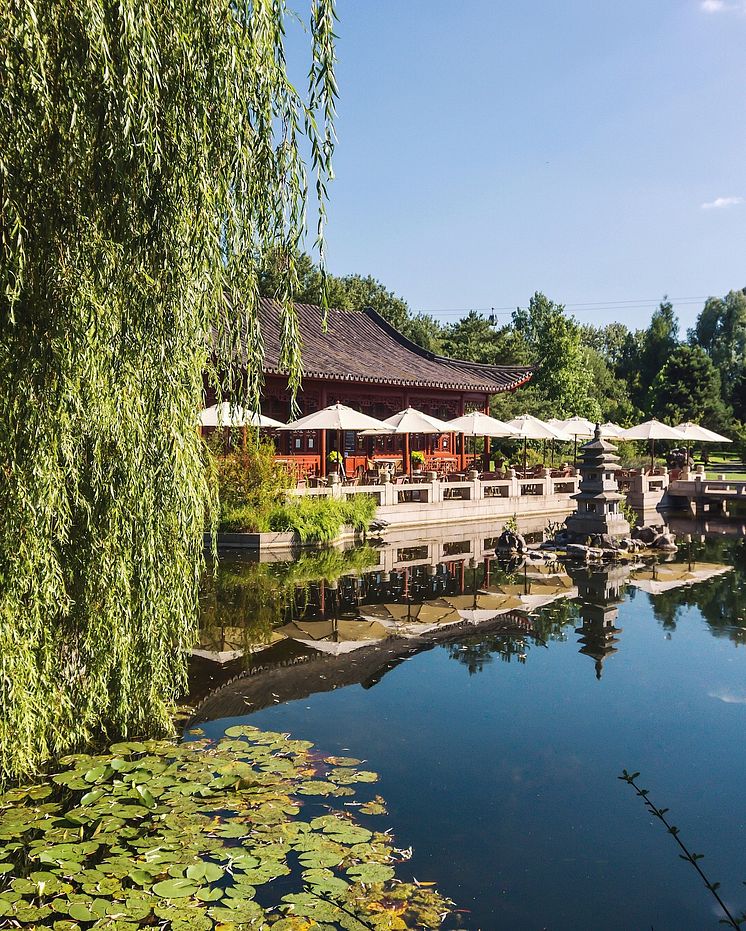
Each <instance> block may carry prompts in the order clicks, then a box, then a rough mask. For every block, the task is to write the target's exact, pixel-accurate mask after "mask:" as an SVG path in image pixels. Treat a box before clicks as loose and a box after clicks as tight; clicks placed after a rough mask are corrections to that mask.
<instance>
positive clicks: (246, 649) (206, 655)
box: [190, 627, 285, 665]
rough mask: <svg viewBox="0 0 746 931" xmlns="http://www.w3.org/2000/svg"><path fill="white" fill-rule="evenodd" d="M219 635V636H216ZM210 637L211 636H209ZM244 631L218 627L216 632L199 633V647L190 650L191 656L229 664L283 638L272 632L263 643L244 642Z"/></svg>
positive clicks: (274, 631) (241, 628) (209, 630)
mask: <svg viewBox="0 0 746 931" xmlns="http://www.w3.org/2000/svg"><path fill="white" fill-rule="evenodd" d="M217 634H219V636H216V635H217ZM211 635H212V636H211ZM245 638H246V631H245V629H244V628H243V627H219V628H217V629H216V630H211V629H208V630H206V631H204V630H203V631H200V638H199V646H197V647H194V649H192V650H190V653H191V654H192V656H199V657H201V658H202V659H208V660H211V661H212V662H213V663H219V664H221V665H222V664H223V663H230V662H231V661H232V660H234V659H238V658H239V657H241V656H243V655H244V654H245V653H259V652H261V651H262V650H266V649H267V647H269V646H272V644H274V643H279V642H280V640H284V639H285V637H284V636H283V635H282V634H279V633H278V632H277V631H276V630H273V631H272V633H271V634H270V635H269V639H268V640H265V641H264V642H263V643H251V644H247V643H246V642H245Z"/></svg>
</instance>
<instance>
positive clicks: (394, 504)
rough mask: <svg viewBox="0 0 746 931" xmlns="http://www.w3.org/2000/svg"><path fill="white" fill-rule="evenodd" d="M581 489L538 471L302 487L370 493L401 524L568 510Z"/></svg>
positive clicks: (325, 493) (382, 513) (319, 492)
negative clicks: (523, 475) (491, 476)
mask: <svg viewBox="0 0 746 931" xmlns="http://www.w3.org/2000/svg"><path fill="white" fill-rule="evenodd" d="M577 490H578V478H577V476H561V477H557V476H550V475H544V476H536V477H533V476H532V477H529V478H519V477H518V476H516V475H515V474H514V473H513V474H511V475H510V476H509V477H508V478H502V479H497V478H496V479H480V478H478V477H477V478H473V479H467V480H464V481H452V482H451V481H440V480H435V481H431V482H408V483H401V484H400V483H397V482H385V483H382V484H376V485H345V484H341V483H336V484H331V485H328V486H322V487H319V488H298V489H295V491H294V493H295V494H297V495H305V496H309V497H331V498H337V499H344V498H350V497H353V496H354V495H369V496H370V497H371V498H373V499H374V500H375V501H376V504H377V505H378V512H377V517H378V518H379V519H381V520H385V521H388V522H389V523H390V524H392V525H397V526H414V525H423V524H430V523H450V522H456V521H463V520H489V519H491V518H498V517H504V518H507V517H511V516H513V515H515V516H516V517H520V516H522V515H531V514H546V515H547V516H552V515H558V516H559V515H561V516H565V515H566V514H569V513H570V511H572V510H573V509H574V501H573V500H572V498H571V495H574V494H575V493H576V492H577Z"/></svg>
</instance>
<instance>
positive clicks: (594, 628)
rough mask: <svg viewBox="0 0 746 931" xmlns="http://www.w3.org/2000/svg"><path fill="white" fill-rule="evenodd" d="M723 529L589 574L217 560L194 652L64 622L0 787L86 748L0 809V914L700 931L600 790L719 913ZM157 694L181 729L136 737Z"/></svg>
mask: <svg viewBox="0 0 746 931" xmlns="http://www.w3.org/2000/svg"><path fill="white" fill-rule="evenodd" d="M712 526H713V523H712V522H710V523H709V524H708V527H709V528H710V530H711V529H712ZM717 527H718V531H719V533H718V536H716V537H711V538H707V537H706V536H705V535H702V534H701V533H700V531H701V530H702V529H703V528H702V527H701V526H700V527H695V526H693V525H689V524H682V523H679V524H677V526H676V527H675V530H676V533H677V535H678V538H679V540H680V541H681V545H680V547H679V550H678V552H677V553H676V554H674V555H670V554H669V555H665V554H661V555H657V556H653V555H652V554H650V553H647V554H636V555H632V556H631V558H627V559H626V561H618V562H615V563H612V564H607V565H604V566H601V565H598V566H588V565H581V564H579V563H573V562H570V561H563V560H561V559H557V558H556V556H554V555H552V554H549V553H546V554H543V555H542V554H541V553H539V552H538V551H537V552H536V553H534V554H533V555H532V556H531V557H530V558H529V559H525V560H524V559H516V560H512V561H506V560H504V559H502V558H497V556H496V555H495V543H496V539H497V536H498V535H499V533H500V531H501V529H502V526H501V525H498V526H489V525H487V526H479V525H474V526H469V527H467V528H464V529H457V528H444V529H442V530H440V531H429V532H428V533H426V534H423V533H422V532H420V531H416V530H412V531H408V532H401V533H400V535H399V536H395V535H394V534H393V533H390V534H387V535H386V538H385V539H383V540H379V541H376V542H375V543H374V544H371V545H368V546H363V547H357V548H354V549H350V550H346V551H343V550H337V549H329V550H325V551H322V552H315V553H308V552H306V553H294V554H286V555H285V556H279V557H277V558H273V559H270V561H268V562H259V561H256V560H255V559H252V558H251V557H250V556H248V555H247V554H241V553H226V554H224V557H223V558H222V559H221V561H220V563H219V565H218V567H217V568H216V570H215V571H214V572H213V571H211V570H210V571H208V572H207V573H206V574H205V578H204V583H203V590H202V599H201V609H202V610H201V619H200V631H199V641H198V643H197V644H196V646H194V648H193V649H190V648H191V647H192V643H193V641H192V639H191V633H189V632H188V631H186V628H185V629H184V630H178V631H157V630H152V631H140V632H137V637H135V636H134V635H132V636H129V637H128V638H127V639H120V640H117V639H116V638H115V637H113V638H108V637H101V636H99V637H89V638H84V637H83V634H84V633H85V632H81V631H77V632H75V631H72V632H68V633H67V634H65V632H64V631H63V632H60V634H59V639H58V640H54V641H51V642H50V645H48V649H46V650H45V652H44V653H43V655H42V656H41V659H40V660H39V661H37V663H36V666H34V665H33V663H27V664H26V665H25V666H24V665H17V667H16V668H18V669H25V670H26V677H25V678H23V679H22V680H21V679H18V681H17V682H16V683H15V684H16V685H17V686H18V687H17V688H16V689H15V691H14V692H13V695H14V701H13V702H11V703H10V705H9V706H8V707H5V708H3V709H2V715H0V763H1V764H2V766H0V775H2V774H4V775H5V776H6V778H7V777H10V778H11V781H12V780H13V779H14V778H22V777H23V776H24V775H25V774H28V773H29V772H33V770H34V769H38V768H40V767H43V765H44V764H45V761H46V764H47V765H48V761H49V760H50V759H52V758H54V757H59V756H60V755H64V754H65V753H69V752H70V751H88V753H82V754H81V753H78V754H76V755H74V756H71V757H69V758H67V759H63V760H62V762H61V763H60V764H59V765H55V766H54V768H53V769H52V770H51V772H52V773H53V774H54V773H56V775H52V776H51V777H42V779H41V781H40V782H39V783H38V784H36V785H33V786H28V787H26V788H23V787H22V788H17V789H11V791H10V792H9V793H5V795H4V796H3V795H0V928H2V929H5V928H15V927H19V926H20V927H28V928H32V927H38V928H42V927H44V928H47V927H49V928H55V929H57V931H82V929H84V928H88V927H90V928H93V929H96V931H98V929H101V928H106V929H109V931H132V929H136V928H138V927H151V926H154V925H158V926H160V927H162V928H163V929H164V931H193V929H195V928H201V929H204V931H209V929H210V928H213V927H216V926H223V927H226V928H239V927H241V921H243V922H244V923H245V924H244V926H246V927H249V926H255V925H252V922H254V921H259V922H260V925H259V926H261V927H270V926H271V927H277V928H278V931H299V929H301V928H308V927H309V923H308V921H307V920H306V919H307V918H312V919H313V918H316V919H318V922H320V924H317V925H310V926H311V927H316V926H318V927H321V928H329V929H337V931H338V929H339V928H354V929H355V931H359V929H360V928H364V929H365V928H375V929H386V931H389V929H397V928H399V929H402V928H410V929H412V928H437V927H439V926H440V927H443V928H444V929H457V928H458V929H464V931H467V929H469V931H480V929H481V931H488V929H489V931H492V929H500V928H509V929H538V928H548V929H578V928H583V929H586V928H587V929H596V928H604V929H625V931H626V929H629V928H645V929H647V928H654V929H656V931H673V929H677V931H678V929H687V928H692V929H705V928H713V929H714V928H716V927H719V926H720V925H719V921H720V918H721V917H722V912H721V911H720V910H719V906H718V903H717V901H716V899H715V897H714V895H713V894H712V893H711V892H710V891H709V890H708V889H707V888H705V886H704V884H703V882H702V879H701V878H700V877H699V876H698V875H697V873H696V872H695V870H694V868H693V867H692V864H691V863H689V862H686V861H685V860H684V859H682V858H681V857H680V854H681V853H682V848H680V847H678V846H677V843H676V839H675V837H674V836H673V835H672V834H671V833H669V832H668V831H667V830H666V827H665V826H664V825H663V824H661V823H660V821H659V820H657V819H656V818H655V817H654V816H653V815H652V814H651V813H650V811H648V810H646V808H645V805H644V802H643V800H642V799H641V798H640V797H639V796H638V795H636V793H635V790H634V788H633V787H632V786H630V785H628V784H627V783H626V782H624V781H622V780H620V779H619V776H620V775H621V774H622V772H623V771H624V770H628V771H629V772H638V771H639V772H640V774H641V775H640V776H639V779H638V780H637V784H638V785H639V786H640V787H645V788H647V789H649V790H650V798H651V799H652V801H653V802H654V803H655V804H656V805H658V806H660V807H664V808H667V809H669V812H668V814H667V815H666V817H667V818H670V823H671V824H674V825H676V826H677V827H678V829H679V831H680V834H679V835H678V836H679V837H680V838H681V840H682V841H683V843H684V844H685V845H686V848H687V849H688V850H690V851H694V852H697V853H702V854H704V855H705V857H704V859H703V860H699V861H698V863H699V865H700V866H701V867H702V868H703V870H704V872H705V873H706V875H707V877H708V878H709V880H711V881H713V882H719V883H721V886H720V888H719V891H718V892H719V895H721V897H722V899H723V901H724V903H725V905H726V907H727V908H729V909H730V910H731V911H732V912H733V913H734V914H740V912H741V911H742V910H743V909H744V908H746V887H744V885H743V881H744V880H746V855H745V854H744V850H745V849H746V845H744V837H745V836H746V801H745V800H744V797H743V791H742V785H743V774H744V772H746V747H745V746H744V740H743V734H744V725H746V666H745V664H746V650H743V649H739V647H742V646H744V645H746V589H745V587H744V586H745V585H746V542H745V540H744V537H743V530H742V525H741V524H738V523H728V522H727V521H721V522H720V523H718V524H717ZM526 529H527V530H531V531H532V532H533V537H532V539H533V540H534V542H539V541H540V540H541V536H542V528H541V526H540V525H539V524H537V525H536V526H533V527H528V528H526ZM731 532H733V534H734V535H733V536H732V537H728V536H727V534H728V533H731ZM15 642H16V645H17V649H18V652H19V656H24V655H25V654H23V648H24V642H23V640H22V639H21V638H20V637H19V638H17V640H16V641H15ZM25 646H27V647H28V645H25ZM26 654H28V657H31V651H30V647H29V648H28V649H27V650H26ZM9 658H10V657H6V660H7V659H9ZM187 659H188V662H187ZM156 676H157V678H155V677H156ZM14 681H15V680H14ZM179 690H180V692H179ZM177 693H179V694H180V695H181V704H180V707H179V714H178V717H177V722H178V732H179V735H180V737H181V738H183V739H182V740H180V742H176V743H174V742H173V741H168V740H162V739H155V740H150V739H147V738H149V737H151V736H154V737H158V736H159V735H162V734H163V733H164V731H163V727H164V721H165V723H166V724H167V723H168V716H169V715H170V714H171V712H172V710H173V706H172V704H171V699H172V698H173V696H174V695H176V694H177ZM112 699H114V700H115V701H114V706H115V708H116V710H117V714H118V716H115V715H113V714H112V712H111V710H110V706H111V702H112ZM257 728H259V729H261V730H257ZM288 734H289V735H291V737H292V739H288V738H287V736H286V735H288ZM122 735H126V737H127V741H126V742H120V743H117V744H115V746H114V747H111V748H110V749H106V743H107V742H110V741H112V740H118V739H119V738H120V737H121V736H122ZM133 738H134V739H135V740H134V742H133ZM140 738H142V741H141V740H140ZM312 744H313V746H312ZM101 751H103V752H101ZM60 769H61V772H60ZM376 774H377V776H376ZM384 832H385V833H384ZM393 876H395V878H396V882H395V883H394V882H392V879H391V878H392V877H393ZM386 877H388V879H387V878H386ZM379 882H384V883H386V885H385V886H384V887H381V886H380V885H376V884H377V883H379ZM436 890H437V893H440V894H441V895H442V896H444V897H446V898H447V899H448V900H451V901H452V902H454V903H455V910H454V911H450V912H449V913H448V914H447V915H446V917H445V918H444V920H443V921H442V924H441V919H440V916H441V914H442V913H445V912H446V911H448V906H447V902H446V901H445V900H444V899H443V898H440V897H439V896H438V895H436V894H435V892H436ZM324 896H331V897H332V899H333V901H330V902H326V901H321V899H323V898H324ZM288 903H293V904H291V905H289V904H288ZM351 903H354V904H351ZM382 903H383V904H382ZM340 909H341V911H340ZM345 909H352V910H353V911H354V913H355V916H357V917H353V916H352V912H350V911H345ZM260 913H263V917H262V918H259V917H258V916H259V914H260ZM60 916H62V917H60ZM263 921H266V922H268V923H267V924H262V922H263Z"/></svg>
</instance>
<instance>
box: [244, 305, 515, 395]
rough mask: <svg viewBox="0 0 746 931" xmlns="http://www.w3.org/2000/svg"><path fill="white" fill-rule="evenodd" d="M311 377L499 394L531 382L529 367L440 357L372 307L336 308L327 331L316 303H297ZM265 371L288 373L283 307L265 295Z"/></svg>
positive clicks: (306, 367)
mask: <svg viewBox="0 0 746 931" xmlns="http://www.w3.org/2000/svg"><path fill="white" fill-rule="evenodd" d="M295 306H296V311H297V314H298V329H299V332H300V335H301V339H302V343H303V348H302V357H303V371H304V374H305V375H306V376H307V377H312V378H326V379H333V380H339V381H358V382H369V383H371V384H392V385H419V386H424V387H437V388H451V389H457V390H461V391H479V392H486V393H488V394H496V393H498V392H501V391H511V390H513V389H514V388H518V387H519V386H520V385H523V384H525V383H526V382H527V381H529V380H530V378H531V376H532V374H533V369H532V368H531V367H530V366H525V365H523V366H522V365H481V364H478V363H476V362H464V361H460V360H458V359H448V358H446V357H445V356H438V355H435V354H434V353H431V352H428V351H427V350H425V349H422V348H421V347H419V346H417V345H415V344H414V343H412V342H410V341H409V340H408V339H407V338H406V337H405V336H403V335H402V334H401V333H399V332H398V331H397V330H395V329H394V328H393V327H392V326H391V325H390V324H389V323H388V322H387V321H386V320H384V319H383V317H381V316H380V315H379V314H377V313H376V312H375V311H374V310H371V309H370V308H366V309H365V310H362V311H347V310H330V311H329V314H328V325H327V329H326V331H324V329H323V326H322V313H321V309H320V308H319V307H316V306H314V305H313V304H296V305H295ZM259 317H260V324H261V331H262V336H263V339H264V371H265V373H267V374H282V369H281V368H280V364H279V359H280V327H279V311H278V305H277V304H276V303H275V302H274V301H271V300H267V299H262V300H261V301H260V307H259Z"/></svg>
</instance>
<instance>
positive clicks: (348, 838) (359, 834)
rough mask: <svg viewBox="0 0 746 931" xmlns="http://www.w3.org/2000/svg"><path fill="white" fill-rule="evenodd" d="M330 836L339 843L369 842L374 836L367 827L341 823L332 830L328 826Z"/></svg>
mask: <svg viewBox="0 0 746 931" xmlns="http://www.w3.org/2000/svg"><path fill="white" fill-rule="evenodd" d="M327 830H328V837H329V838H330V839H331V840H334V841H336V842H337V843H339V844H349V845H352V844H367V843H368V841H369V840H370V839H371V838H372V837H373V834H372V833H371V832H370V831H368V830H366V828H361V827H358V826H357V825H356V824H350V823H347V824H345V823H344V822H340V823H339V827H338V828H337V829H335V830H334V831H333V832H332V829H331V828H328V829H327Z"/></svg>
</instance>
